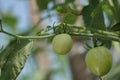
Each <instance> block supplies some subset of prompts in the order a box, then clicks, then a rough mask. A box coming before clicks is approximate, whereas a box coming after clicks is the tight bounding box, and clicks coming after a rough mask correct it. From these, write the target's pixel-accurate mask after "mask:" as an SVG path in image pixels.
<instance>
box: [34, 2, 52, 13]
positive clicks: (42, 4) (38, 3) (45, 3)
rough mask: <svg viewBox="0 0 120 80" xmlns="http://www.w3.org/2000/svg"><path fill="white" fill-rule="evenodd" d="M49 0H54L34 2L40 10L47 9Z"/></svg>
mask: <svg viewBox="0 0 120 80" xmlns="http://www.w3.org/2000/svg"><path fill="white" fill-rule="evenodd" d="M50 1H54V0H36V3H37V5H38V8H39V10H40V11H42V10H45V9H47V8H48V3H49V2H50Z"/></svg>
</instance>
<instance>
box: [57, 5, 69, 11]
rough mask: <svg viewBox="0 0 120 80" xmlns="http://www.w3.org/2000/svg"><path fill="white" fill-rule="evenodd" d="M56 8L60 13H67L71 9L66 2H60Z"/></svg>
mask: <svg viewBox="0 0 120 80" xmlns="http://www.w3.org/2000/svg"><path fill="white" fill-rule="evenodd" d="M56 10H57V11H58V12H59V13H67V12H68V11H69V7H68V6H67V5H65V4H58V5H57V6H56Z"/></svg>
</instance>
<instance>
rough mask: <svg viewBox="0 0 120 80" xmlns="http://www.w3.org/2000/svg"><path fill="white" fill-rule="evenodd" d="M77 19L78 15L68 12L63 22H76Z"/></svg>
mask: <svg viewBox="0 0 120 80" xmlns="http://www.w3.org/2000/svg"><path fill="white" fill-rule="evenodd" d="M76 19H77V16H76V15H74V14H72V13H66V14H65V16H64V18H63V20H62V22H64V23H68V24H73V23H75V21H76Z"/></svg>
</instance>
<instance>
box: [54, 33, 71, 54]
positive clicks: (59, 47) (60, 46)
mask: <svg viewBox="0 0 120 80" xmlns="http://www.w3.org/2000/svg"><path fill="white" fill-rule="evenodd" d="M72 43H73V42H72V38H71V36H70V35H68V34H65V33H63V34H58V35H56V36H55V37H54V38H53V41H52V44H53V49H54V51H55V53H57V54H60V55H63V54H67V53H68V52H69V51H70V50H71V48H72Z"/></svg>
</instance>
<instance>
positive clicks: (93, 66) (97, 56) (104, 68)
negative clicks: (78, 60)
mask: <svg viewBox="0 0 120 80" xmlns="http://www.w3.org/2000/svg"><path fill="white" fill-rule="evenodd" d="M85 61H86V65H87V67H88V68H89V70H90V71H91V72H92V73H93V74H95V75H97V76H103V75H105V74H107V73H108V72H109V71H110V69H111V66H112V55H111V54H110V51H109V50H108V49H107V48H105V47H103V46H100V47H95V48H92V49H91V50H90V51H88V53H87V55H86V58H85Z"/></svg>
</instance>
